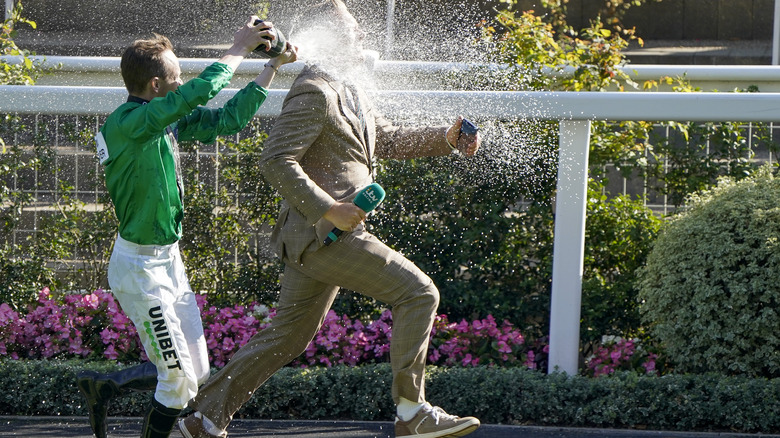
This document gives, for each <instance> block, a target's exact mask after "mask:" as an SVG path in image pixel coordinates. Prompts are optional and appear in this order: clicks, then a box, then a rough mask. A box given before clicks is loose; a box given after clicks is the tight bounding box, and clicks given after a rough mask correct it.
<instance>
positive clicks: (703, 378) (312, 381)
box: [0, 360, 780, 433]
mask: <svg viewBox="0 0 780 438" xmlns="http://www.w3.org/2000/svg"><path fill="white" fill-rule="evenodd" d="M87 367H88V368H90V369H95V370H98V371H101V372H107V371H112V370H116V369H120V368H123V367H124V365H120V364H106V363H87V364H85V363H83V362H80V361H14V360H2V361H0V415H63V416H69V415H77V416H86V415H87V410H86V408H85V407H84V406H83V400H82V398H81V395H80V394H79V392H78V389H77V388H76V385H75V376H76V373H77V372H78V371H79V370H81V369H84V368H87ZM427 374H428V375H427V379H426V393H427V398H428V400H429V401H430V402H431V403H432V404H435V405H439V406H441V407H443V408H444V409H445V410H446V411H448V412H452V413H454V414H460V415H475V416H476V417H478V418H480V420H481V421H482V422H483V423H489V424H533V425H540V426H558V427H598V428H637V429H657V430H688V431H729V432H746V433H776V432H777V431H778V430H780V416H778V415H777V412H780V379H774V380H768V379H761V378H748V377H722V376H718V375H714V374H708V375H669V376H664V377H647V376H639V375H637V374H636V373H631V372H629V373H617V374H615V375H612V376H609V377H603V378H598V379H593V378H588V377H582V376H568V375H566V374H551V375H545V374H543V373H541V372H538V371H531V370H527V369H523V368H497V367H496V368H493V367H477V368H439V367H428V370H427ZM391 382H392V372H391V369H390V365H389V364H387V363H383V364H376V365H364V366H359V367H347V366H335V367H332V368H309V369H300V368H282V369H281V370H279V372H277V373H276V374H275V375H274V376H272V377H271V378H270V379H269V380H268V382H266V383H265V384H264V385H263V386H261V387H260V389H258V391H256V392H255V394H254V395H253V396H252V398H251V399H250V400H249V402H248V403H246V404H245V405H244V407H243V408H242V409H241V410H240V411H239V413H238V415H237V417H240V418H258V419H259V418H262V419H308V420H314V419H320V420H325V419H352V420H365V421H390V420H391V419H392V418H393V414H394V413H395V409H394V406H393V402H392V400H391V398H390V385H391ZM149 397H151V393H135V394H131V395H128V396H123V397H119V398H116V399H115V400H114V401H112V403H111V407H110V410H109V415H110V416H141V415H142V414H143V411H144V407H145V406H146V403H148V400H149ZM84 421H86V419H85V420H84Z"/></svg>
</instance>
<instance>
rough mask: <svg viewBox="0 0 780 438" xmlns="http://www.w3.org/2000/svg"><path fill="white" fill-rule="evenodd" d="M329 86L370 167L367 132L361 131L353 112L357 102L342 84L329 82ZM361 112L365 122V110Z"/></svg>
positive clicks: (358, 121) (358, 120) (356, 115)
mask: <svg viewBox="0 0 780 438" xmlns="http://www.w3.org/2000/svg"><path fill="white" fill-rule="evenodd" d="M329 84H330V86H331V87H332V88H333V89H334V90H335V91H336V93H337V94H338V96H339V109H340V110H341V114H342V115H343V116H344V117H345V118H346V119H347V121H348V122H349V125H350V126H351V127H352V132H353V134H355V137H357V139H358V141H359V142H360V144H361V146H363V153H364V154H365V156H366V162H367V163H368V165H369V166H371V152H370V149H369V144H368V138H367V134H366V131H367V130H366V129H361V128H362V127H361V123H360V116H359V115H358V114H356V112H355V111H356V110H357V108H358V106H357V102H354V101H353V93H352V92H350V91H349V90H348V89H347V87H346V86H345V85H344V83H343V82H340V81H338V82H329ZM354 98H358V97H357V95H354ZM363 112H364V114H363V116H364V120H365V110H363ZM364 123H367V121H364Z"/></svg>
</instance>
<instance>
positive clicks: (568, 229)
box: [0, 85, 780, 374]
mask: <svg viewBox="0 0 780 438" xmlns="http://www.w3.org/2000/svg"><path fill="white" fill-rule="evenodd" d="M236 91H237V90H235V89H226V90H223V91H222V92H221V93H220V94H219V95H218V96H217V98H216V99H214V101H213V102H212V104H213V105H220V104H222V103H223V102H225V101H226V100H227V99H229V97H230V96H232V95H233V94H234V93H235V92H236ZM285 94H286V90H280V89H276V90H271V92H270V94H269V98H268V100H267V101H266V103H265V104H264V105H263V106H262V107H261V109H260V112H259V113H258V115H260V116H268V117H273V116H275V115H276V114H278V112H279V111H280V109H281V104H282V100H283V98H284V96H285ZM125 97H126V93H125V90H124V89H123V88H119V87H68V86H32V87H25V86H7V85H6V86H0V113H14V112H16V113H22V114H38V113H43V114H83V115H105V114H108V113H109V112H110V111H112V110H113V109H114V108H116V107H117V106H118V105H119V104H120V103H121V102H123V101H124V99H125ZM421 97H422V98H421ZM379 98H380V100H387V101H403V100H410V101H414V102H417V104H418V105H419V108H416V109H415V111H419V112H422V113H425V112H440V111H441V108H447V110H448V111H449V112H450V113H452V114H462V115H464V116H466V117H473V118H476V119H517V118H528V119H547V120H559V121H560V139H559V141H560V145H559V146H560V149H559V167H558V183H557V197H556V223H555V237H554V253H553V278H552V299H551V313H550V327H551V328H550V356H549V370H550V371H563V372H566V373H569V374H575V373H576V372H577V370H578V354H579V330H580V307H581V295H582V273H583V251H584V242H585V207H586V188H587V179H588V149H589V142H590V123H591V121H593V120H609V121H622V120H644V121H670V120H677V121H708V122H719V121H731V122H776V121H780V93H666V92H657V93H643V92H639V93H618V92H604V93H566V92H487V91H480V92H476V91H474V92H468V91H466V92H459V91H419V90H418V91H414V90H411V91H408V90H407V91H385V92H381V93H380V96H379ZM387 115H388V116H389V117H391V118H393V117H399V116H401V114H398V113H393V112H392V109H391V111H390V112H388V113H387Z"/></svg>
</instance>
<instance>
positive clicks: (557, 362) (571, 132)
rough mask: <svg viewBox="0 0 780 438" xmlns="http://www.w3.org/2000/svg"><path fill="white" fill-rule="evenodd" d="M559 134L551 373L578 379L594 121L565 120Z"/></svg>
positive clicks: (551, 322)
mask: <svg viewBox="0 0 780 438" xmlns="http://www.w3.org/2000/svg"><path fill="white" fill-rule="evenodd" d="M559 135H560V140H559V151H558V154H559V156H558V190H557V193H556V196H555V236H554V241H553V278H552V296H551V299H550V352H549V361H548V368H547V371H548V372H550V373H552V372H556V371H562V372H566V373H567V374H569V375H575V374H577V371H578V368H579V344H580V308H581V307H582V306H581V303H582V267H583V258H584V254H583V253H584V250H585V208H586V206H587V192H588V149H589V146H590V121H587V120H575V121H568V120H562V121H561V122H560V134H559Z"/></svg>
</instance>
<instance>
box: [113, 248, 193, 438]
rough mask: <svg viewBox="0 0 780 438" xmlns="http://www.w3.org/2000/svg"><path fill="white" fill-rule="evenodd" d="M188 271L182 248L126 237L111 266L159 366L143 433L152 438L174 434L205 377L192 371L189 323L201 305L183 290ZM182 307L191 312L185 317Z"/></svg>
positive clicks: (120, 296) (117, 290)
mask: <svg viewBox="0 0 780 438" xmlns="http://www.w3.org/2000/svg"><path fill="white" fill-rule="evenodd" d="M183 270H184V268H183V265H182V263H181V258H180V257H179V252H178V245H177V244H173V245H165V246H152V245H136V244H133V243H131V242H127V241H124V240H122V239H121V238H119V239H117V243H116V245H115V247H114V254H112V259H111V264H110V265H109V282H110V284H111V286H112V293H113V294H114V296H115V297H116V299H117V301H118V302H119V304H120V305H121V306H122V310H124V312H125V314H126V315H127V316H128V317H129V318H130V319H131V320H132V321H133V324H134V325H135V327H136V330H137V331H138V335H139V338H140V339H141V344H142V345H143V347H144V350H145V352H146V355H147V356H148V357H149V360H150V361H151V362H153V363H154V364H155V365H156V367H157V386H156V390H155V394H154V398H153V400H152V401H151V404H150V406H149V409H148V411H147V414H146V416H145V421H144V428H143V432H142V436H146V437H150V438H151V437H155V438H165V437H167V436H168V435H169V434H170V431H171V430H172V429H173V425H174V424H175V422H176V418H177V416H178V413H179V412H180V411H181V409H183V408H184V407H185V406H186V405H187V402H188V401H189V400H190V399H191V398H192V397H194V396H195V394H196V393H197V389H198V380H199V378H200V376H198V375H196V372H195V368H194V366H193V362H192V357H191V355H190V346H189V344H190V342H189V340H188V337H187V334H186V333H185V329H188V328H189V326H187V325H186V324H187V322H186V321H188V319H189V318H193V317H194V318H196V319H197V320H199V317H198V315H199V313H198V312H197V310H193V309H197V306H195V302H194V296H192V293H191V291H189V288H188V287H186V288H184V289H185V290H182V288H181V287H180V286H182V285H181V284H180V281H179V280H180V276H181V275H182V274H181V273H182V272H183ZM188 297H189V298H188ZM181 307H185V308H188V309H190V310H189V313H187V314H185V315H182V316H183V318H182V317H180V313H182V312H181ZM193 312H194V316H193V315H192V313H193ZM183 321H184V322H185V325H184V326H183ZM201 334H202V329H201V331H200V332H198V335H201Z"/></svg>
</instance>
